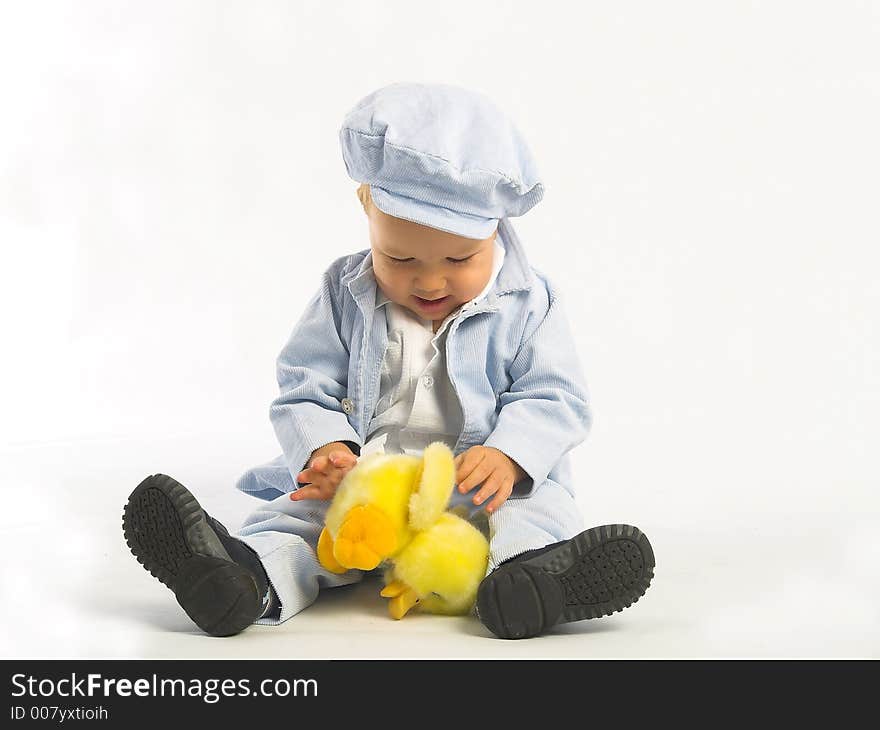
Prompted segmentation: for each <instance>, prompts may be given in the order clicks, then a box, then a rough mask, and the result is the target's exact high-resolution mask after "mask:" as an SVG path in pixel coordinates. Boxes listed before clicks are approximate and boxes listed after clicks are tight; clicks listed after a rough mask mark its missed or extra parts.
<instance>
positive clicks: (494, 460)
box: [455, 446, 526, 512]
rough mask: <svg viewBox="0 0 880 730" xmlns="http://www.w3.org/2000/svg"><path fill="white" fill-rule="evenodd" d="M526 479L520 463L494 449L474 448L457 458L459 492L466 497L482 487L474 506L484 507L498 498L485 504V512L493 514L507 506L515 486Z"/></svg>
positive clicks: (486, 447)
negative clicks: (503, 505) (504, 505)
mask: <svg viewBox="0 0 880 730" xmlns="http://www.w3.org/2000/svg"><path fill="white" fill-rule="evenodd" d="M525 476H526V473H525V471H524V470H523V468H522V467H521V466H520V465H519V464H517V463H516V462H515V461H514V460H513V459H511V458H510V457H509V456H508V455H507V454H505V453H504V452H503V451H500V450H498V449H496V448H494V447H492V446H472V447H471V448H469V449H468V450H467V451H465V452H464V453H462V454H459V455H458V456H456V457H455V481H456V483H457V484H458V491H459V492H461V493H462V494H464V493H465V492H469V491H470V490H471V489H473V488H474V487H476V486H477V485H478V484H482V485H483V486H482V488H481V489H480V491H479V492H477V493H476V495H475V496H474V499H473V502H474V504H482V503H483V502H484V501H485V500H486V499H488V498H489V497H491V496H492V495H495V497H494V499H493V500H492V501H491V502H490V503H489V504H488V505H486V512H494V511H495V510H496V509H498V508H499V507H500V506H501V505H502V504H504V503H505V502H506V501H507V498H508V497H509V496H510V494H511V492H512V491H513V485H514V484H516V483H517V482H518V481H519V480H520V479H522V478H524V477H525Z"/></svg>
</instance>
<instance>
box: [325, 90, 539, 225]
mask: <svg viewBox="0 0 880 730" xmlns="http://www.w3.org/2000/svg"><path fill="white" fill-rule="evenodd" d="M339 141H340V144H341V145H342V157H343V159H344V160H345V167H346V170H347V171H348V174H349V175H350V176H351V177H352V178H353V179H354V180H356V181H357V182H361V183H367V184H369V186H370V193H371V195H372V198H373V202H374V203H375V205H376V206H377V207H378V208H379V210H381V211H382V212H384V213H387V214H388V215H392V216H395V217H397V218H405V219H406V220H410V221H414V222H416V223H420V224H422V225H426V226H431V227H433V228H439V229H440V230H443V231H448V232H450V233H455V234H457V235H459V236H465V237H467V238H477V239H483V238H488V237H489V236H490V235H492V232H493V231H494V230H495V228H496V227H497V225H498V220H499V219H500V218H507V217H512V216H519V215H522V214H523V213H525V212H526V211H528V210H529V209H530V208H531V207H532V206H534V205H535V204H536V203H537V202H538V201H539V200H541V198H542V197H543V195H544V186H543V184H542V183H541V181H540V179H539V175H538V169H537V165H536V164H535V161H534V159H533V158H532V155H531V152H530V151H529V148H528V146H527V145H526V143H525V140H524V139H523V137H522V135H521V134H520V133H519V131H518V130H517V128H516V127H515V126H514V124H513V122H512V121H511V120H510V119H509V118H508V117H507V116H506V115H505V114H503V113H502V112H501V111H500V110H499V109H498V108H497V107H496V106H495V104H493V103H492V102H491V101H490V100H489V99H488V98H487V97H486V96H484V95H483V94H480V93H478V92H474V91H470V90H468V89H463V88H460V87H457V86H451V85H448V84H419V83H395V84H391V85H389V86H385V87H383V88H381V89H378V90H377V91H374V92H373V93H371V94H369V95H367V96H365V97H364V98H363V99H361V100H360V101H359V102H358V103H357V104H356V105H355V106H354V108H353V109H352V110H351V111H350V112H349V113H348V114H347V115H346V116H345V120H344V121H343V123H342V127H341V128H340V130H339Z"/></svg>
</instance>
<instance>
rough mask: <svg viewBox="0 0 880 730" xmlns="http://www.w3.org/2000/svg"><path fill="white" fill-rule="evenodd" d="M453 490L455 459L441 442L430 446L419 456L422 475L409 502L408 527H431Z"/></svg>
mask: <svg viewBox="0 0 880 730" xmlns="http://www.w3.org/2000/svg"><path fill="white" fill-rule="evenodd" d="M454 486H455V457H454V456H453V453H452V449H450V448H449V447H448V446H447V445H446V444H444V443H443V442H442V441H435V442H433V443H431V444H429V445H428V446H427V447H426V448H425V450H424V452H423V454H422V472H421V475H420V478H419V482H418V484H417V485H416V491H414V492H413V493H412V495H411V496H410V498H409V526H410V527H411V528H412V529H413V530H424V529H427V528H428V527H430V526H431V525H433V524H434V523H435V522H436V521H437V519H438V518H439V517H440V515H441V514H442V513H443V511H444V510H445V509H446V505H447V504H449V497H450V495H451V494H452V488H453V487H454Z"/></svg>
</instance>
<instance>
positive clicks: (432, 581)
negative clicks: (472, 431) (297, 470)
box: [318, 441, 489, 619]
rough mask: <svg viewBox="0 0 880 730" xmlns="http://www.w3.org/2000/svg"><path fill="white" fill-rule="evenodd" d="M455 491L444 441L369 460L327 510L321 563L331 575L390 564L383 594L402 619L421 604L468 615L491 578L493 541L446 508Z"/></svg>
mask: <svg viewBox="0 0 880 730" xmlns="http://www.w3.org/2000/svg"><path fill="white" fill-rule="evenodd" d="M454 486H455V463H454V457H453V454H452V450H451V449H450V448H449V447H448V446H447V445H446V444H444V443H443V442H442V441H435V442H434V443H432V444H429V445H428V447H427V448H426V449H425V450H424V451H423V452H422V457H421V458H419V457H418V456H413V455H410V454H381V453H374V454H370V455H369V456H365V457H363V458H362V459H360V460H359V461H358V463H357V464H356V465H355V467H354V468H353V469H352V470H351V471H349V472H348V473H347V474H346V475H345V477H344V478H343V480H342V482H341V483H340V484H339V488H338V489H337V490H336V494H335V496H334V497H333V501H332V502H331V504H330V507H329V508H328V510H327V517H326V520H325V526H324V529H323V530H322V532H321V536H320V538H319V540H318V560H319V562H320V563H321V565H323V566H324V567H325V568H326V569H327V570H329V571H331V572H333V573H344V572H345V571H346V570H349V569H351V568H357V569H360V570H372V569H373V568H376V567H378V566H379V565H380V564H382V563H386V564H387V565H388V567H387V569H386V570H385V588H384V589H383V590H382V593H381V595H382V596H384V597H385V598H389V599H390V601H389V604H388V609H389V612H390V613H391V615H392V617H394V618H396V619H400V618H403V616H405V615H406V613H407V611H409V610H410V609H411V608H412V607H413V606H416V605H418V606H419V608H420V609H421V610H424V611H427V612H429V613H438V614H453V615H454V614H465V613H467V612H468V611H470V609H471V607H472V606H473V604H474V601H475V599H476V595H477V586H479V584H480V581H481V580H482V578H483V576H484V575H485V573H486V565H487V563H488V559H489V544H488V542H487V540H486V538H485V536H484V535H483V533H482V532H480V531H479V530H478V529H477V528H476V527H474V526H473V525H471V524H470V523H469V522H467V521H466V520H464V519H462V518H461V517H459V516H458V515H456V514H453V513H452V512H448V511H446V507H447V505H448V504H449V497H450V495H451V494H452V489H453V487H454Z"/></svg>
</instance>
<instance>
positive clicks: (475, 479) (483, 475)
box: [458, 462, 492, 494]
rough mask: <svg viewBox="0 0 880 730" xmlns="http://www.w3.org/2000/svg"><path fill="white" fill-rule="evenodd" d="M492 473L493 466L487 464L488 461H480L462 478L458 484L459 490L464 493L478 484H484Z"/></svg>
mask: <svg viewBox="0 0 880 730" xmlns="http://www.w3.org/2000/svg"><path fill="white" fill-rule="evenodd" d="M491 473H492V466H491V465H488V464H486V462H480V463H479V464H477V465H476V466H475V467H474V468H473V470H471V471H470V473H468V475H467V476H466V477H465V478H464V479H462V480H461V481H460V482H459V484H458V491H459V492H461V493H462V494H464V493H465V492H470V491H471V489H473V488H474V487H476V486H477V485H478V484H482V483H483V482H485V481H486V479H487V477H488V476H489V475H490V474H491Z"/></svg>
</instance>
